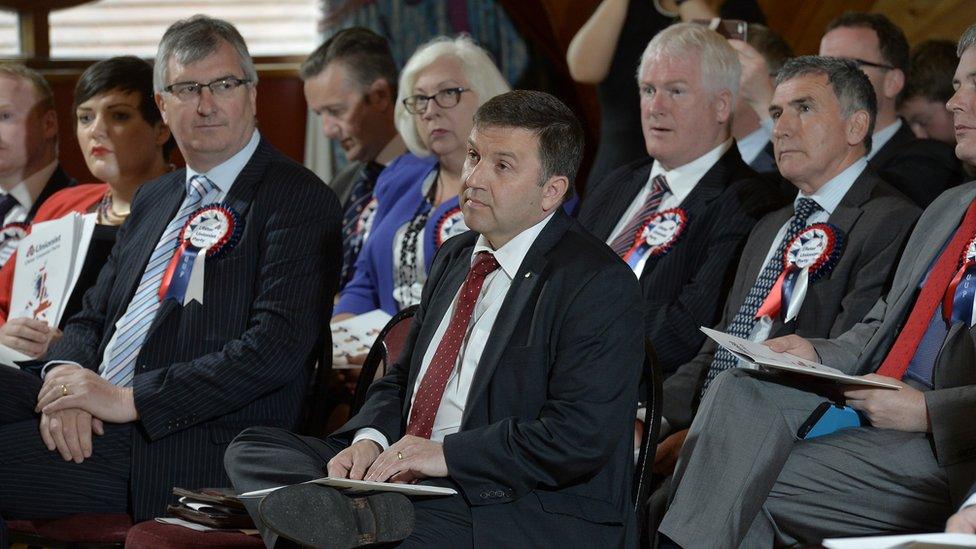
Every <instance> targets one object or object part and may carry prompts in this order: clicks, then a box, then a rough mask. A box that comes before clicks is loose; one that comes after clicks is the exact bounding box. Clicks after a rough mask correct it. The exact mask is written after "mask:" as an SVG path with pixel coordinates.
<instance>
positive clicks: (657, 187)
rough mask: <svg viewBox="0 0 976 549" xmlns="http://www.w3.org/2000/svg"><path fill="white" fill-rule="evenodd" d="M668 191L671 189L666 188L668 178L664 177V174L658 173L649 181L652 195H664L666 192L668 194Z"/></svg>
mask: <svg viewBox="0 0 976 549" xmlns="http://www.w3.org/2000/svg"><path fill="white" fill-rule="evenodd" d="M670 190H671V187H668V178H667V177H664V174H663V173H659V174H657V175H655V176H654V179H652V180H651V192H652V193H655V192H662V193H666V192H669V191H670Z"/></svg>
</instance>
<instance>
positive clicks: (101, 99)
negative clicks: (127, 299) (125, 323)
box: [0, 56, 175, 357]
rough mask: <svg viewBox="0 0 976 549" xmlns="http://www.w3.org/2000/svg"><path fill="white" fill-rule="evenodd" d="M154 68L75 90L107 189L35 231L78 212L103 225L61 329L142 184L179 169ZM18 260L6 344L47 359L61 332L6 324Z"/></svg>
mask: <svg viewBox="0 0 976 549" xmlns="http://www.w3.org/2000/svg"><path fill="white" fill-rule="evenodd" d="M152 78H153V69H152V65H150V64H149V63H147V62H146V61H143V60H142V59H139V58H138V57H132V56H125V57H113V58H111V59H106V60H104V61H99V62H97V63H95V64H94V65H92V66H90V67H88V69H87V70H86V71H85V72H84V73H83V74H82V75H81V78H80V79H79V80H78V84H77V85H76V86H75V97H74V111H75V131H76V133H77V136H78V144H79V145H80V146H81V151H82V153H83V154H84V157H85V163H86V164H87V165H88V169H89V171H91V173H92V175H94V176H95V177H96V178H97V179H99V180H101V181H104V183H93V184H88V185H78V186H75V187H71V188H68V189H64V190H62V191H60V192H58V193H55V194H54V195H52V196H51V198H49V199H48V200H47V201H46V202H45V203H44V205H43V206H42V207H41V208H40V209H39V210H38V212H37V215H36V216H35V217H34V223H39V222H41V221H47V220H51V219H58V218H60V217H62V216H64V215H67V214H69V213H71V212H78V213H94V214H96V215H97V216H98V217H97V225H96V226H95V232H94V234H93V236H92V239H91V243H90V244H89V247H88V254H87V256H86V258H85V263H84V266H83V267H82V271H81V274H80V276H79V278H78V282H77V283H76V285H75V288H74V291H73V292H72V294H71V296H70V298H69V299H68V303H67V306H66V308H65V313H64V315H63V316H62V320H61V322H62V323H63V322H65V321H66V320H67V319H68V318H70V317H71V315H73V314H74V313H76V312H78V311H79V310H80V309H81V298H82V296H83V295H84V293H85V291H86V290H87V289H88V288H89V287H91V286H93V285H94V284H95V281H96V279H97V278H98V273H99V272H100V271H101V267H102V265H103V264H104V263H105V261H106V260H107V259H108V255H109V252H110V251H111V250H112V245H113V244H114V243H115V234H116V232H117V231H118V228H119V225H121V224H122V222H123V221H125V219H126V217H127V216H128V214H129V205H130V204H131V202H132V197H133V196H134V195H135V193H136V190H137V189H138V188H139V186H141V185H142V184H143V183H145V182H147V181H149V180H152V179H155V178H157V177H159V176H160V175H163V174H164V173H165V172H167V171H168V170H170V169H172V166H171V165H170V164H169V161H168V158H169V154H170V152H172V150H173V147H174V146H175V141H174V140H173V138H172V136H171V135H170V131H169V128H167V127H166V125H165V124H164V123H163V120H162V117H161V116H160V114H159V110H158V109H157V108H156V103H155V99H154V95H153V88H152ZM15 265H16V256H14V257H13V258H11V259H10V261H8V262H7V263H6V265H5V266H4V268H3V269H0V323H2V326H0V343H2V344H4V345H6V346H8V347H11V348H13V349H15V350H17V351H20V352H22V353H24V354H27V355H30V356H33V357H40V356H42V355H43V354H44V353H45V352H46V351H47V346H48V344H49V343H50V341H51V338H52V337H54V336H55V335H56V334H59V333H60V332H59V330H56V329H54V328H51V327H49V326H48V325H47V323H45V322H43V321H40V320H35V319H32V318H11V319H9V321H8V319H7V315H8V314H9V313H10V310H9V309H10V298H11V295H10V293H11V290H12V287H13V280H14V268H15Z"/></svg>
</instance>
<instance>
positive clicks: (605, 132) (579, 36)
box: [566, 0, 763, 182]
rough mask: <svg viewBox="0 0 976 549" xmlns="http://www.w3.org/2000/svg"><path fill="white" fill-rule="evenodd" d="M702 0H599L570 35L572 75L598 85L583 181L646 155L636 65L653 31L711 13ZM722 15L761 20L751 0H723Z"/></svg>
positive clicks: (569, 55) (568, 61)
mask: <svg viewBox="0 0 976 549" xmlns="http://www.w3.org/2000/svg"><path fill="white" fill-rule="evenodd" d="M713 3H714V2H706V1H705V0H684V1H682V2H680V4H681V5H680V6H677V5H675V2H674V0H603V1H602V2H601V3H600V5H599V7H597V9H596V11H595V12H593V15H592V16H590V19H589V20H588V21H587V22H586V24H585V25H583V27H582V28H581V29H580V30H579V32H577V33H576V36H574V37H573V41H572V42H571V43H570V45H569V50H568V51H567V53H566V62H567V63H568V64H569V72H570V75H571V76H572V77H573V80H576V81H577V82H580V83H584V84H596V85H597V89H596V92H597V102H598V103H599V104H600V138H599V145H598V148H597V153H596V158H595V159H594V161H593V166H592V167H591V168H590V175H589V178H588V179H587V182H596V181H599V180H600V179H602V178H603V177H604V176H606V175H607V174H608V173H610V172H611V171H613V170H614V169H616V168H619V167H620V166H623V165H624V164H626V163H628V162H631V161H633V160H637V159H638V158H643V157H644V156H646V155H647V150H646V149H645V147H644V136H643V134H642V133H641V126H640V97H639V96H638V93H637V77H636V75H637V67H638V65H640V58H641V54H642V53H644V48H646V47H647V43H648V42H650V41H651V38H654V35H655V34H657V33H658V31H660V30H661V29H663V28H665V27H667V26H668V25H670V24H671V23H674V22H677V21H679V20H681V21H690V20H693V19H710V18H712V17H716V16H717V13H716V12H715V10H713V9H712V7H711V6H710V4H713ZM720 11H721V16H722V17H723V18H726V19H742V20H745V21H749V22H753V23H760V22H762V19H763V17H762V12H761V11H760V9H759V6H758V5H757V4H756V0H728V1H727V2H725V3H724V4H723V6H722V8H721V10H720Z"/></svg>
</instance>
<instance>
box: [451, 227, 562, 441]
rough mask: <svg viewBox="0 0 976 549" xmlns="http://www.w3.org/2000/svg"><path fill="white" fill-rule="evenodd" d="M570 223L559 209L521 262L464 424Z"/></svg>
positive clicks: (478, 374)
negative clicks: (552, 252)
mask: <svg viewBox="0 0 976 549" xmlns="http://www.w3.org/2000/svg"><path fill="white" fill-rule="evenodd" d="M571 224H572V220H571V219H570V218H569V217H568V216H566V215H565V214H564V213H563V212H562V210H561V209H560V210H559V211H557V212H556V215H555V216H553V219H552V220H550V222H549V224H548V225H546V227H545V228H544V229H543V230H542V232H541V233H540V234H539V236H538V238H536V240H535V243H533V244H532V247H531V248H529V251H528V253H526V254H525V259H523V260H522V265H521V266H520V267H519V270H518V272H517V273H516V274H515V278H514V279H513V280H512V285H511V287H510V288H509V289H508V293H507V294H506V295H505V300H504V301H503V302H502V306H501V308H500V309H499V310H498V316H497V317H496V318H495V323H494V325H493V326H492V329H491V333H490V334H489V335H488V341H486V342H485V349H484V351H483V352H482V354H481V359H480V360H479V361H478V369H477V370H476V371H475V373H474V379H473V380H472V381H471V389H470V391H469V392H468V399H467V402H465V405H464V415H463V417H462V418H461V425H462V426H463V425H464V424H465V423H466V422H467V420H468V418H469V417H470V416H471V410H472V409H473V408H474V406H472V404H473V403H475V402H478V399H479V398H480V397H481V394H482V393H483V392H484V391H485V390H486V389H487V387H488V384H489V383H490V382H491V378H492V375H493V374H494V372H495V368H496V367H497V366H498V362H499V361H500V360H501V358H502V355H503V354H504V353H505V351H506V350H508V348H509V341H510V340H511V339H512V335H513V334H514V333H515V329H516V328H517V327H518V325H519V320H520V319H521V318H522V315H523V314H524V312H525V309H526V307H527V306H528V305H529V304H530V303H532V297H533V296H534V295H536V291H537V289H538V287H539V285H540V284H542V283H543V282H544V280H545V278H546V276H547V275H548V271H549V259H548V257H547V256H548V253H549V251H550V250H551V249H552V248H553V246H555V245H556V244H557V243H558V242H559V241H560V240H561V239H562V237H563V234H565V233H566V231H567V230H568V229H569V227H570V225H571Z"/></svg>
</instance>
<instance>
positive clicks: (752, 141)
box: [735, 119, 773, 164]
mask: <svg viewBox="0 0 976 549" xmlns="http://www.w3.org/2000/svg"><path fill="white" fill-rule="evenodd" d="M772 136H773V120H772V119H768V120H763V121H762V122H761V123H760V125H759V127H758V128H756V130H755V131H754V132H752V133H750V134H749V135H747V136H745V137H743V138H742V139H736V141H735V145H736V146H737V147H739V154H741V155H742V161H743V162H745V163H746V164H752V161H753V160H755V159H756V157H757V156H759V153H761V152H762V151H763V149H765V148H766V143H769V141H770V138H772Z"/></svg>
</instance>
